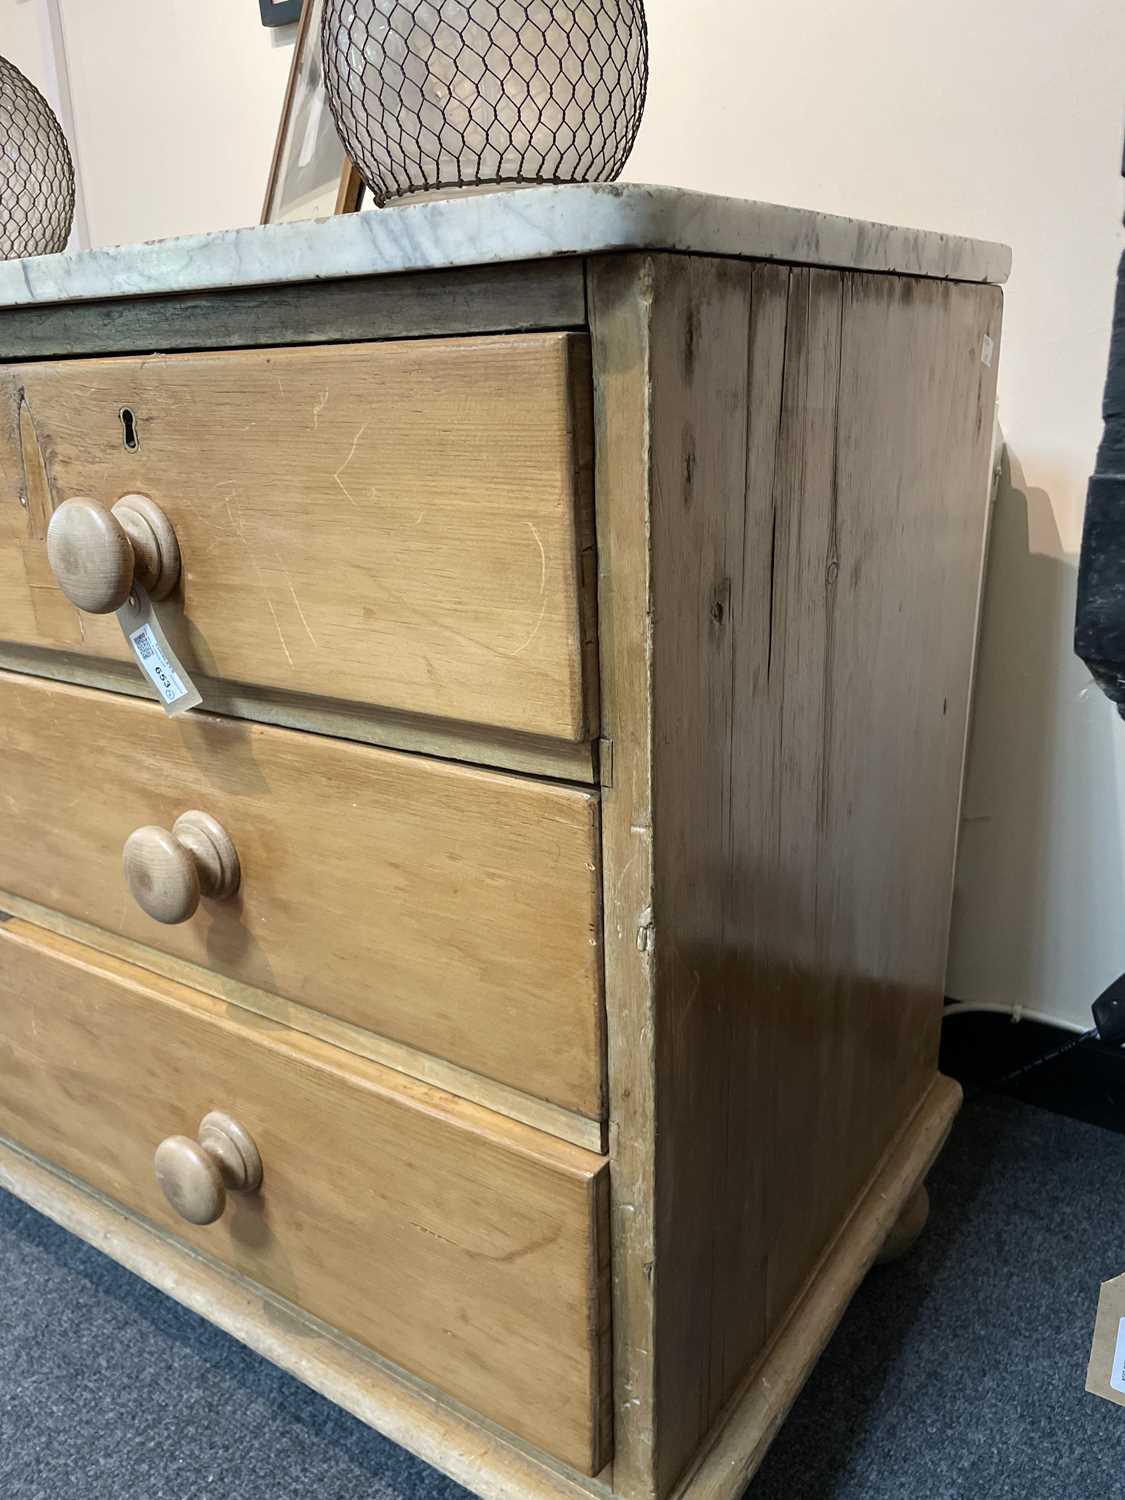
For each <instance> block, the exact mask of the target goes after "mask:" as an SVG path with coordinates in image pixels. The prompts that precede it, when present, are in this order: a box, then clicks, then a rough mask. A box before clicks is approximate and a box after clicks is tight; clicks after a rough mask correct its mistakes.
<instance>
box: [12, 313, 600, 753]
mask: <svg viewBox="0 0 1125 1500" xmlns="http://www.w3.org/2000/svg"><path fill="white" fill-rule="evenodd" d="M586 349H587V345H586V340H585V337H584V336H582V335H572V334H535V335H530V334H529V335H510V336H507V337H504V338H481V339H439V340H424V339H423V340H410V341H405V342H399V343H384V344H352V345H335V346H323V347H319V348H311V349H298V348H274V349H269V350H261V351H246V350H244V351H239V352H232V353H210V354H191V355H170V356H165V357H152V358H148V359H131V358H121V359H104V360H76V361H60V362H55V363H43V364H24V365H12V366H7V367H4V368H3V369H2V370H0V639H2V640H6V641H9V642H15V643H23V644H26V645H38V646H54V647H64V648H65V649H67V650H70V651H78V652H81V653H83V654H88V655H92V656H95V657H104V658H110V659H115V660H124V659H126V657H127V654H128V653H127V651H126V648H125V644H124V642H123V640H122V637H121V633H120V631H119V630H118V628H117V625H116V622H115V621H114V620H113V619H112V618H111V617H95V616H83V617H81V619H76V618H75V613H74V611H73V610H66V611H64V620H63V624H64V625H65V629H59V628H58V622H57V621H56V620H55V614H54V613H53V612H52V613H48V612H47V611H46V610H45V608H44V606H43V604H42V603H41V602H40V595H41V594H44V595H45V597H46V598H47V599H48V600H50V601H53V602H57V596H56V595H55V593H54V591H53V590H52V588H51V586H50V584H51V581H50V578H49V575H46V576H44V572H43V569H42V568H41V567H38V568H36V569H34V570H33V569H32V568H31V567H29V566H28V561H27V559H28V556H29V554H30V556H31V558H32V560H33V561H36V562H38V561H39V560H40V559H41V556H42V552H43V550H44V548H45V543H44V541H43V540H42V539H41V537H40V532H41V531H42V530H43V529H44V528H43V527H41V526H39V525H38V518H37V517H36V516H35V515H34V514H32V512H31V510H30V509H29V506H28V504H27V495H28V492H29V479H28V475H29V474H30V473H32V472H37V471H38V469H39V468H40V467H42V469H43V470H44V472H45V475H46V484H47V487H48V488H49V497H50V505H51V507H52V508H54V507H55V506H57V505H58V504H60V503H61V501H62V500H64V499H65V498H67V497H68V496H71V495H89V496H92V497H93V498H94V499H96V500H98V501H100V502H101V503H103V504H105V505H107V506H109V505H112V504H113V503H114V502H115V501H116V500H117V499H118V498H119V497H120V496H121V495H123V494H126V493H131V492H140V493H143V494H146V495H148V496H150V497H151V498H152V499H153V500H155V501H156V502H157V503H158V504H159V505H161V506H162V507H163V509H164V510H165V511H166V513H167V515H168V517H169V519H170V520H171V521H172V523H173V525H174V526H175V529H176V533H177V536H178V538H179V542H180V549H181V552H182V556H183V578H182V583H181V587H180V589H179V590H178V591H177V593H176V595H175V596H173V598H172V599H171V600H169V601H168V602H167V603H166V604H165V605H164V606H163V608H162V618H163V620H164V623H165V628H166V629H167V631H168V634H169V636H170V638H171V639H172V642H173V644H174V646H175V648H176V650H177V651H178V652H179V654H180V656H181V658H182V659H183V661H184V664H185V665H186V666H187V667H188V669H189V671H198V672H200V673H201V674H202V675H203V676H205V677H208V678H220V679H223V680H225V681H227V682H229V683H233V684H239V683H244V684H249V685H251V686H255V687H258V688H264V689H267V690H276V691H282V692H286V693H294V694H303V695H306V696H308V697H310V698H324V699H333V700H340V701H351V702H356V703H360V704H365V705H374V706H377V707H379V708H381V709H384V710H390V711H392V712H399V713H413V714H420V715H426V716H430V717H434V718H438V719H442V720H445V721H447V722H448V721H456V722H461V723H475V724H488V725H495V726H499V727H500V728H502V729H506V730H516V731H520V732H522V733H526V734H534V735H540V736H546V737H550V738H553V739H557V740H560V741H568V742H574V741H581V740H585V739H588V738H590V737H591V736H592V735H593V734H594V733H596V724H595V723H594V722H593V720H592V718H591V705H592V704H593V703H594V702H595V691H596V690H595V687H594V685H593V684H591V683H590V682H589V681H588V680H587V679H588V673H585V672H584V671H583V670H582V665H583V659H584V651H585V643H586V642H587V641H588V639H589V638H590V633H591V626H590V615H589V600H588V597H587V594H588V587H589V583H590V582H592V580H588V581H584V579H583V576H582V568H581V557H582V554H583V551H584V548H585V545H586V536H587V531H588V520H587V518H586V516H585V514H584V512H585V511H586V509H587V508H588V506H589V503H590V497H589V486H588V475H587V470H588V463H589V459H588V455H587V454H583V453H580V452H579V451H578V446H579V443H580V442H581V438H582V432H583V423H582V421H581V420H580V416H579V414H578V412H577V410H576V404H575V389H576V386H581V385H582V374H581V372H582V370H583V369H584V368H585V359H586ZM576 367H577V368H576ZM125 408H128V409H129V410H130V411H131V412H132V413H133V419H134V420H133V427H134V431H135V435H136V445H135V448H134V449H133V450H130V449H128V448H126V446H125V442H124V429H123V423H122V420H121V416H120V413H121V412H122V410H123V409H125ZM29 434H31V435H32V436H31V437H29ZM584 582H585V584H586V587H585V590H584Z"/></svg>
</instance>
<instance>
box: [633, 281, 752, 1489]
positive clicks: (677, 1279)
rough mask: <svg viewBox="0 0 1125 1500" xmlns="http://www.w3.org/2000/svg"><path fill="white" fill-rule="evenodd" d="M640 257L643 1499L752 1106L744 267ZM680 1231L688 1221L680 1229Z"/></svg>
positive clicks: (711, 1269) (719, 1383)
mask: <svg viewBox="0 0 1125 1500" xmlns="http://www.w3.org/2000/svg"><path fill="white" fill-rule="evenodd" d="M658 266H659V270H658V277H657V292H656V298H655V302H654V312H655V324H656V332H655V335H654V339H653V363H652V370H653V383H652V410H653V436H654V444H653V455H652V462H653V472H654V483H653V492H652V556H653V593H654V598H655V606H656V607H655V614H654V622H655V623H654V660H653V713H654V718H655V726H656V734H655V747H656V749H655V762H654V774H653V837H654V848H655V855H656V890H655V902H654V909H653V923H654V940H655V955H656V986H657V996H658V999H657V1020H656V1077H657V1108H656V1141H657V1161H656V1236H657V1249H656V1278H657V1279H656V1291H657V1330H656V1364H657V1381H658V1403H657V1411H656V1421H657V1438H658V1446H657V1464H656V1483H657V1489H658V1492H660V1491H663V1490H664V1489H666V1488H667V1487H668V1485H669V1484H670V1483H671V1482H672V1480H673V1479H674V1478H675V1477H676V1474H677V1472H678V1470H679V1468H680V1467H681V1466H682V1464H683V1462H684V1459H685V1458H686V1457H687V1455H688V1454H690V1453H691V1452H692V1451H693V1450H694V1448H695V1446H696V1445H697V1444H698V1442H699V1440H700V1437H701V1436H702V1435H703V1434H704V1433H706V1432H707V1430H708V1429H709V1427H710V1425H711V1422H712V1420H713V1419H714V1415H715V1412H716V1410H717V1409H718V1407H719V1406H720V1405H721V1403H722V1401H723V1399H724V1398H725V1395H726V1391H725V1390H724V1389H723V1378H724V1367H725V1365H726V1363H727V1361H728V1359H729V1360H730V1362H732V1363H734V1364H737V1363H738V1361H739V1349H738V1344H739V1342H740V1335H739V1330H738V1328H737V1326H732V1323H733V1321H734V1320H733V1318H732V1312H733V1309H732V1306H731V1302H730V1299H731V1297H732V1296H737V1294H738V1292H739V1291H740V1290H741V1288H742V1286H743V1285H744V1284H745V1279H746V1267H745V1263H744V1261H743V1260H742V1256H743V1253H744V1249H745V1247H744V1246H740V1245H738V1244H737V1241H736V1236H735V1234H734V1232H733V1225H732V1224H731V1222H730V1217H729V1216H730V1213H731V1210H732V1209H733V1208H734V1207H735V1203H736V1199H734V1198H733V1197H732V1193H737V1192H738V1191H739V1190H740V1188H741V1184H742V1167H743V1163H744V1162H745V1160H746V1156H747V1154H748V1153H749V1152H750V1151H753V1150H754V1149H755V1142H754V1139H753V1136H752V1134H751V1132H750V1131H749V1130H748V1128H747V1126H748V1124H749V1119H748V1115H749V1112H750V1110H751V1109H752V1102H751V1101H750V1100H748V1098H747V1095H746V1092H745V1091H744V1090H743V1089H741V1088H740V1087H739V1086H738V1083H737V1080H736V1079H735V1078H734V1077H732V1072H731V1058H730V1046H731V1043H732V1041H733V1039H734V1035H735V1034H736V1032H737V1029H738V1028H737V1018H738V1012H739V1005H740V1001H741V1000H742V998H743V997H741V996H740V994H739V989H738V985H737V977H736V973H735V969H734V954H733V951H732V948H733V937H734V934H733V932H732V931H731V930H730V929H729V928H728V926H727V922H728V914H727V913H726V912H725V911H724V904H725V901H726V898H727V894H728V893H727V890H726V889H725V887H726V883H727V879H728V878H729V876H724V877H721V878H720V879H718V880H717V879H716V877H717V874H718V872H719V871H720V870H722V871H726V872H729V871H731V870H732V869H734V868H735V867H736V858H735V851H734V849H733V848H732V838H733V836H734V834H735V832H736V829H737V824H736V821H735V812H734V808H733V806H732V803H731V796H732V792H733V790H734V784H733V783H734V776H733V762H734V759H735V757H736V756H737V755H738V754H739V752H740V746H739V745H738V743H737V741H736V734H735V725H734V705H733V699H732V689H733V681H734V670H735V656H734V642H735V639H736V631H735V624H734V622H733V620H732V618H731V606H732V593H733V581H734V580H735V579H737V578H738V577H739V576H740V573H741V570H742V566H743V554H744V547H745V542H746V539H745V538H744V534H743V526H744V519H745V517H744V511H743V507H742V506H741V505H740V504H737V503H732V500H734V499H735V497H737V496H739V495H740V494H741V492H742V489H743V487H744V485H745V476H746V446H747V425H748V412H749V390H748V382H749V370H750V342H749V340H750V320H751V307H752V268H751V267H750V266H749V265H748V264H746V263H744V262H738V261H724V262H718V263H715V262H712V261H707V260H700V259H696V258H685V259H683V260H679V261H661V262H659V263H658ZM743 1015H744V1013H743ZM685 1225H696V1226H700V1227H699V1229H698V1230H697V1231H696V1232H695V1233H690V1232H689V1233H685V1232H684V1226H685ZM743 1358H744V1357H743ZM742 1368H744V1363H743V1366H742ZM689 1371H690V1372H691V1373H690V1374H689V1373H688V1372H689ZM681 1372H682V1374H681ZM738 1373H742V1370H741V1369H739V1372H738Z"/></svg>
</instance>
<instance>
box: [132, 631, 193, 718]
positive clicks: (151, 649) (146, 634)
mask: <svg viewBox="0 0 1125 1500" xmlns="http://www.w3.org/2000/svg"><path fill="white" fill-rule="evenodd" d="M129 640H130V642H131V643H132V647H133V650H134V652H135V653H136V657H137V660H138V661H139V662H140V664H141V667H142V669H143V670H144V673H145V676H146V677H147V678H148V680H149V681H150V682H151V683H152V685H153V687H154V688H155V689H156V691H157V692H158V693H159V694H160V696H161V697H162V698H163V699H164V702H165V703H175V701H176V699H177V698H184V697H186V696H187V691H188V690H187V688H186V687H185V686H184V684H183V681H182V679H181V678H180V675H179V673H178V672H177V671H176V669H175V667H173V665H172V663H171V662H170V661H169V660H168V658H167V657H166V656H165V655H164V652H163V651H161V649H160V644H159V642H158V641H157V639H156V637H155V636H154V635H153V633H152V630H151V628H150V627H149V626H148V625H142V626H141V627H140V629H139V630H134V631H133V632H132V633H131V634H130V636H129Z"/></svg>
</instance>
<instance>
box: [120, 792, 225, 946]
mask: <svg viewBox="0 0 1125 1500" xmlns="http://www.w3.org/2000/svg"><path fill="white" fill-rule="evenodd" d="M123 863H124V867H125V881H126V883H127V885H128V887H129V889H130V891H131V892H132V893H133V899H134V901H136V903H137V905H138V906H139V907H140V908H141V910H142V911H145V912H147V913H148V915H149V916H150V917H152V918H153V920H154V921H157V922H165V923H168V924H169V925H172V924H174V923H177V922H187V921H189V920H190V919H191V918H192V917H193V916H194V915H195V912H196V908H197V907H198V906H199V899H200V897H201V896H207V897H209V898H210V899H211V900H213V901H225V900H227V899H228V898H229V897H231V896H233V895H234V893H235V892H236V891H237V890H238V885H239V881H240V880H241V878H242V871H241V868H240V866H239V863H238V853H237V851H236V849H235V847H234V844H233V843H232V842H231V838H230V835H229V834H228V833H227V831H226V829H225V828H223V826H222V825H221V824H220V823H216V821H215V819H214V818H212V817H209V816H208V814H207V813H204V812H186V813H181V814H180V816H179V817H178V818H177V819H176V821H175V822H174V823H173V824H172V831H171V833H169V832H168V830H167V829H166V828H153V827H147V828H138V829H137V831H136V832H135V833H131V834H130V835H129V837H128V838H127V839H126V840H125V853H124V859H123Z"/></svg>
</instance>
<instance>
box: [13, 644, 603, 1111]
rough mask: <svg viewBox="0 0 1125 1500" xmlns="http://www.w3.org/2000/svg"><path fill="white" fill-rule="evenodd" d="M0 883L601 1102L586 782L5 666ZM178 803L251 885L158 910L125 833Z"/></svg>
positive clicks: (494, 1074) (249, 978) (221, 969)
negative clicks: (231, 856) (141, 886)
mask: <svg viewBox="0 0 1125 1500" xmlns="http://www.w3.org/2000/svg"><path fill="white" fill-rule="evenodd" d="M0 761H2V764H3V767H4V772H3V778H2V780H0V888H3V889H5V890H8V891H11V892H12V893H13V894H15V895H17V896H22V897H23V898H25V899H26V900H31V901H36V902H39V903H41V904H43V905H45V906H49V907H52V908H54V909H55V910H57V911H60V912H62V913H64V914H66V915H67V916H70V917H75V918H78V919H80V920H82V921H85V922H89V923H92V924H93V925H95V926H97V927H101V928H104V929H106V930H108V931H110V932H114V933H118V934H120V935H121V936H123V937H127V938H130V939H132V940H134V941H137V942H141V943H146V944H148V945H149V946H151V947H154V948H159V949H161V950H162V951H164V952H166V953H170V954H173V955H175V956H176V957H178V958H182V959H186V960H188V961H190V962H193V963H196V964H200V965H203V966H205V967H206V968H208V969H211V970H213V971H214V972H216V973H219V974H223V975H227V976H228V977H230V978H232V979H236V980H238V981H241V982H242V983H245V984H250V985H254V986H257V987H258V988H260V989H264V990H269V991H271V992H272V993H274V994H277V995H281V996H283V997H285V998H287V999H290V1000H296V1001H299V1002H300V1003H301V1004H303V1005H307V1006H309V1007H312V1008H313V1009H316V1010H319V1011H322V1012H324V1013H326V1014H328V1015H331V1016H335V1017H338V1018H339V1019H341V1020H344V1021H348V1022H351V1023H352V1024H354V1025H357V1026H361V1027H364V1028H367V1029H369V1030H371V1031H374V1032H378V1033H380V1034H381V1035H383V1036H387V1037H390V1038H392V1039H393V1040H395V1041H397V1042H400V1043H403V1044H405V1045H408V1046H411V1047H416V1048H418V1049H420V1050H421V1051H423V1052H426V1053H429V1054H432V1055H433V1056H436V1057H441V1058H444V1059H446V1060H447V1061H449V1062H452V1063H455V1064H457V1065H458V1066H460V1067H464V1068H468V1069H471V1070H472V1071H474V1072H477V1073H480V1074H482V1075H484V1076H485V1077H487V1078H492V1079H495V1080H497V1081H499V1082H501V1083H504V1084H507V1085H509V1086H510V1087H513V1088H516V1089H520V1090H522V1091H523V1092H525V1093H528V1094H531V1095H534V1096H536V1097H538V1098H542V1099H547V1100H549V1101H550V1102H551V1103H554V1104H558V1105H560V1106H562V1107H563V1108H565V1109H570V1110H574V1111H576V1112H578V1113H580V1114H584V1115H587V1116H589V1117H592V1118H599V1117H600V1116H601V1115H602V1113H603V1098H602V1093H603V1090H602V1072H603V1070H602V998H601V981H600V974H601V955H600V942H601V920H600V897H599V876H598V855H597V847H598V840H597V830H598V803H597V794H596V793H593V792H588V791H585V790H582V789H580V788H576V787H566V786H557V785H552V784H549V783H543V782H534V781H530V780H524V779H522V778H520V777H517V776H510V775H505V774H501V773H496V772H489V771H483V770H478V769H475V768H471V767H467V766H460V765H454V764H450V763H447V762H444V761H436V760H428V759H426V758H424V757H420V756H412V755H408V754H405V753H403V752H399V751H388V750H378V749H373V748H371V747H369V746H365V745H357V744H352V743H349V742H345V741H338V740H332V739H328V738H325V737H322V736H318V735H311V734H301V733H297V732H295V731H291V730H286V729H277V728H273V727H271V726H269V725H262V724H252V723H247V722H243V721H241V720H228V719H221V718H217V717H215V716H212V715H207V714H200V713H192V714H187V715H184V716H183V717H181V718H179V719H175V720H168V719H166V718H165V716H164V714H163V713H162V712H161V710H160V709H159V708H158V707H156V706H155V705H153V704H150V703H145V702H139V701H136V700H133V699H130V698H125V697H121V696H117V695H114V694H110V693H103V692H93V691H90V690H88V689H85V688H77V687H71V686H67V685H63V684H59V683H54V682H49V681H46V680H41V679H38V678H30V677H23V676H18V675H16V674H13V673H0ZM188 810H198V811H201V812H204V813H207V814H209V815H210V816H211V817H213V818H215V819H217V821H218V822H219V823H220V824H222V826H223V827H224V828H225V829H226V831H227V833H228V834H229V835H230V837H231V839H232V840H233V842H234V845H235V848H236V850H237V853H238V858H239V862H240V864H241V885H240V887H239V890H238V893H237V895H236V896H235V897H234V898H232V899H230V900H227V901H204V902H201V904H200V906H199V909H198V911H197V912H196V914H195V915H194V916H193V917H192V918H191V919H190V920H189V921H187V922H185V923H183V924H182V925H179V926H164V925H162V924H161V923H158V922H155V921H153V920H152V919H151V918H150V917H148V916H146V915H145V914H144V913H143V912H142V911H141V910H140V909H139V908H138V907H137V906H136V905H135V904H134V902H133V900H132V898H131V896H130V894H129V891H128V889H127V887H126V885H125V881H124V876H123V874H122V849H123V847H124V844H125V841H126V839H127V838H128V837H129V835H130V834H131V833H132V832H133V831H134V830H135V829H137V828H140V827H142V826H145V825H158V826H160V827H163V828H165V829H170V828H171V827H172V823H173V822H174V821H175V819H176V818H177V817H178V816H179V815H180V814H181V813H183V812H185V811H188Z"/></svg>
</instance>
